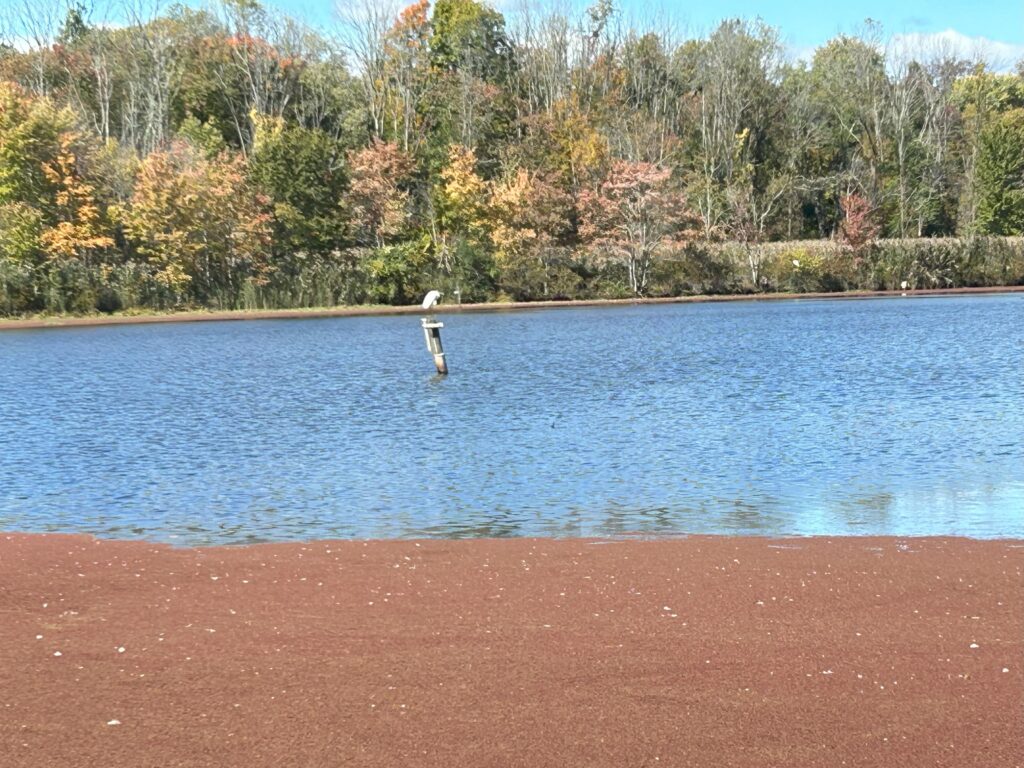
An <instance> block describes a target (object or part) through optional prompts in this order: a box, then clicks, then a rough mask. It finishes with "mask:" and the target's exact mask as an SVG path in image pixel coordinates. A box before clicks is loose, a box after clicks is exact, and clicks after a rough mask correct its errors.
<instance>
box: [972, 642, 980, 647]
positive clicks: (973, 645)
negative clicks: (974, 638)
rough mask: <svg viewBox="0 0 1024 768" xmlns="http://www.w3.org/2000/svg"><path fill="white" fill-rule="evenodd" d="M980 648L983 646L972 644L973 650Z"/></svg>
mask: <svg viewBox="0 0 1024 768" xmlns="http://www.w3.org/2000/svg"><path fill="white" fill-rule="evenodd" d="M980 647H981V646H979V645H978V644H977V643H971V648H980Z"/></svg>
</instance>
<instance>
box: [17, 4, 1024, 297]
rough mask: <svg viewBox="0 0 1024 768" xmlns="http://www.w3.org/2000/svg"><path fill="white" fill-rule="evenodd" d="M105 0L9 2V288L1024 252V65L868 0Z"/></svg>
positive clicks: (343, 285)
mask: <svg viewBox="0 0 1024 768" xmlns="http://www.w3.org/2000/svg"><path fill="white" fill-rule="evenodd" d="M111 8H112V9H113V10H112V11H111V13H112V15H110V16H106V17H105V16H104V15H103V12H101V11H100V10H99V9H91V15H90V13H86V12H84V9H82V8H78V7H77V6H75V7H73V8H71V10H70V11H69V13H68V15H67V17H66V18H64V19H61V18H60V17H59V14H48V15H47V14H43V15H42V16H39V17H38V18H36V17H35V16H34V15H32V13H31V11H32V5H31V4H30V3H25V4H22V5H21V6H18V7H17V8H15V9H12V11H11V12H10V13H9V14H0V17H2V18H0V32H3V31H4V30H5V29H16V28H19V25H21V26H25V25H29V24H31V25H35V29H36V34H34V35H33V36H32V41H27V40H22V39H19V40H17V41H14V40H11V41H7V42H8V43H13V42H16V43H17V44H16V45H14V44H10V45H5V41H4V40H3V39H0V312H2V313H20V312H46V311H50V312H67V311H75V312H91V311H113V310H118V309H135V308H154V309H163V308H173V307H181V306H186V305H187V306H210V307H291V306H309V305H313V304H333V303H339V302H391V303H394V302H410V301H414V300H415V299H416V296H417V293H419V292H421V291H423V290H424V289H426V288H428V287H430V288H434V287H436V288H438V289H440V290H442V291H443V292H444V293H445V295H446V297H447V298H448V300H466V301H470V300H476V301H485V300H495V299H498V300H505V299H509V298H512V299H519V300H532V299H547V298H583V297H592V296H606V297H628V296H645V295H646V296H650V295H676V294H680V293H695V292H736V291H744V292H746V291H764V290H797V289H807V290H812V289H814V290H845V289H849V288H881V287H895V286H898V285H901V284H903V283H914V284H915V285H917V284H920V285H925V284H927V285H935V286H949V285H990V284H995V283H1003V284H1005V283H1024V246H1022V245H1021V243H1022V241H1021V240H1019V239H1017V238H1020V237H1021V236H1024V181H1022V179H1024V161H1022V157H1024V128H1022V126H1024V78H1022V71H1021V69H1020V68H1019V67H1018V69H1017V71H1015V72H1011V71H1005V70H996V69H995V68H993V67H992V66H990V65H987V64H985V63H984V62H982V61H978V60H975V59H972V60H966V59H964V58H963V57H962V56H960V55H958V54H957V52H956V51H953V50H944V51H935V50H926V49H923V48H922V49H918V50H911V49H908V48H906V47H905V46H904V47H902V48H899V49H897V48H896V47H888V48H887V47H886V45H885V39H884V36H883V32H882V30H881V28H880V27H879V26H878V25H877V24H874V23H867V24H866V25H865V26H864V27H863V28H862V29H860V30H858V31H857V32H856V33H855V34H843V35H838V36H836V37H835V38H833V39H832V40H829V41H827V42H826V43H824V44H823V45H821V46H820V47H819V48H817V49H816V50H815V51H814V52H813V55H812V56H810V57H809V59H808V60H807V61H796V60H793V59H792V58H791V57H789V56H788V55H787V52H786V48H785V46H784V45H783V43H782V42H781V41H782V39H783V38H782V34H781V32H780V30H777V29H774V28H773V27H771V26H769V25H767V24H765V23H764V22H762V21H759V20H756V21H747V20H743V19H731V20H727V21H724V22H722V23H721V24H720V25H719V26H718V27H717V28H715V29H713V30H709V31H708V33H707V34H705V35H702V36H700V37H696V38H693V39H678V38H677V37H676V36H675V35H674V34H672V28H671V24H668V23H664V24H663V23H661V22H657V23H655V22H653V21H652V22H650V23H647V24H645V25H644V26H642V27H641V26H636V25H631V23H630V22H629V21H628V19H626V18H625V17H624V16H623V15H622V14H620V13H619V11H620V9H619V8H618V7H617V6H616V5H615V3H614V2H613V1H612V0H599V1H598V2H595V3H593V4H592V5H590V6H589V7H587V8H581V9H578V10H566V9H563V8H562V7H560V6H556V5H552V4H544V3H542V4H541V5H539V6H537V5H535V4H526V5H523V6H522V7H519V6H516V7H515V8H512V7H508V8H507V9H506V8H505V7H504V6H502V9H501V10H499V9H497V8H496V7H494V6H492V5H489V4H487V3H485V2H481V0H436V2H434V3H433V4H431V2H428V0H416V1H415V2H411V3H410V4H409V5H407V6H406V7H404V8H390V7H388V6H386V5H381V4H380V3H374V2H369V0H343V1H342V5H341V13H340V15H339V20H338V22H337V25H338V26H337V27H335V28H333V29H328V30H325V31H318V30H314V29H311V28H309V27H307V26H306V25H304V24H303V23H302V22H301V21H299V20H296V19H293V18H289V17H287V16H285V15H283V14H282V13H280V12H279V11H277V10H275V9H272V8H271V7H269V6H263V5H261V4H260V3H259V2H258V1H257V2H249V1H248V0H246V2H234V0H214V3H213V5H212V6H210V7H208V8H204V9H193V8H191V7H187V6H185V5H174V6H170V7H166V8H164V6H162V5H160V4H157V5H156V6H153V8H152V9H151V12H148V13H147V12H143V10H142V9H141V8H135V9H134V10H132V12H130V13H121V14H120V15H118V14H119V11H118V8H119V6H118V4H117V3H115V4H113V6H111ZM23 17H24V18H23ZM30 17H31V18H30ZM7 20H10V21H11V22H12V25H7V26H4V24H3V22H6V21H7ZM982 238H984V239H982ZM996 238H1005V239H996ZM794 265H799V266H794Z"/></svg>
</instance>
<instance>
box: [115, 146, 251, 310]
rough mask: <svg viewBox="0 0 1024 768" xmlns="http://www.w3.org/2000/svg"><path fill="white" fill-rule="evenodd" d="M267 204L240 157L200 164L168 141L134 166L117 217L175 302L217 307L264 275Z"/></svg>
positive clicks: (192, 152)
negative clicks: (188, 300)
mask: <svg viewBox="0 0 1024 768" xmlns="http://www.w3.org/2000/svg"><path fill="white" fill-rule="evenodd" d="M267 203H268V201H267V200H266V199H265V198H262V197H261V196H259V195H258V194H256V192H254V191H253V189H252V188H251V186H250V184H249V183H248V181H247V180H246V177H245V165H244V160H243V159H242V158H241V157H239V156H233V155H230V154H227V153H225V154H222V155H220V156H218V157H215V158H213V159H208V158H206V157H204V156H202V155H201V154H200V153H199V152H198V151H197V150H195V149H194V148H193V147H191V146H190V145H189V144H187V143H184V142H175V143H174V144H172V145H171V147H170V148H169V149H168V150H166V151H160V152H153V153H151V154H150V155H149V156H148V157H147V158H146V159H145V160H144V161H143V162H142V164H141V166H140V168H139V174H138V177H137V179H136V183H135V188H134V191H133V194H132V198H131V201H130V203H129V205H127V206H125V207H124V208H123V209H120V210H119V211H118V212H117V215H118V218H119V219H120V221H121V224H122V226H123V227H124V232H125V235H126V237H127V238H128V240H129V242H130V243H131V244H132V245H133V246H134V247H135V249H136V251H137V252H138V253H139V254H140V255H141V256H143V257H145V258H146V259H147V260H148V261H149V263H150V264H151V265H152V266H153V267H154V270H155V278H156V280H157V282H158V283H160V284H161V285H163V286H164V287H165V288H166V289H168V290H169V291H170V292H171V294H172V295H173V297H174V300H175V303H181V302H182V301H184V300H185V299H186V298H193V299H195V300H197V301H200V302H204V303H207V304H211V305H214V306H218V305H221V306H222V305H225V304H230V303H232V302H233V298H232V297H235V296H238V295H239V293H240V289H241V288H242V287H243V284H245V283H248V284H249V285H251V286H259V285H262V284H263V283H265V282H266V280H267V277H268V275H269V273H270V271H271V264H270V261H269V255H270V245H271V227H270V224H271V219H270V214H269V213H268V210H267V207H268V206H267Z"/></svg>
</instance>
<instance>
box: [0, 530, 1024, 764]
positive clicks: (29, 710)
mask: <svg viewBox="0 0 1024 768" xmlns="http://www.w3.org/2000/svg"><path fill="white" fill-rule="evenodd" d="M0 756H2V759H0V764H2V765H4V766H5V768H20V767H22V766H25V767H26V768H27V767H28V766H31V767H32V768H39V767H40V766H103V768H116V767H118V766H132V767H133V768H141V767H142V766H154V767H156V766H160V767H161V768H164V767H165V766H216V767H217V768H231V767H233V766H239V767H244V768H258V767H259V766H273V767H274V768H281V767H283V766H304V767H305V766H389V768H390V767H393V766H446V767H447V766H458V765H464V766H474V768H476V767H478V766H495V767H497V766H502V767H509V766H524V767H526V766H530V767H531V768H533V767H535V766H559V767H561V766H608V767H609V768H611V767H612V766H614V767H615V768H621V767H623V766H751V767H753V766H758V767H759V768H760V767H763V766H793V768H797V767H799V768H810V767H812V766H828V767H829V768H834V767H836V766H843V765H846V766H879V767H881V766H886V768H888V767H889V766H896V765H900V766H950V767H951V768H952V767H954V766H955V767H956V768H971V767H972V766H978V768H981V767H982V766H984V768H994V767H996V766H1020V765H1022V764H1024V542H1009V541H991V542H981V541H972V540H963V539H907V540H899V539H868V538H842V539H790V540H770V539H740V538H714V537H700V538H689V539H672V540H657V541H639V540H627V541H618V540H616V541H589V540H528V539H517V540H502V541H493V540H491V541H419V542H415V541H377V542H354V541H348V542H314V543H308V544H281V545H260V546H254V547H244V548H243V547H238V548H216V549H172V548H167V547H163V546H157V545H152V544H147V543H138V542H136V543H126V542H108V541H96V540H93V539H90V538H87V537H82V536H60V535H57V536H37V535H23V534H5V535H0Z"/></svg>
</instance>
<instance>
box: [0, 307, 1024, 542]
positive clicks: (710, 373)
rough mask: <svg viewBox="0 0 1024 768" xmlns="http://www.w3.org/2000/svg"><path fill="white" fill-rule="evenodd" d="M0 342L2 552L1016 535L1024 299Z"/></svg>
mask: <svg viewBox="0 0 1024 768" xmlns="http://www.w3.org/2000/svg"><path fill="white" fill-rule="evenodd" d="M442 319H444V321H445V324H446V327H445V329H444V332H443V334H444V336H443V338H444V342H445V347H446V350H447V352H448V358H449V363H450V366H451V375H450V376H448V377H447V378H439V377H437V376H435V375H434V374H433V364H432V362H431V359H430V356H429V355H428V353H427V351H426V348H425V345H424V342H423V336H422V332H421V330H420V328H419V320H418V318H416V317H410V316H401V317H362V318H332V319H309V320H269V321H252V322H230V323H223V322H221V323H212V322H210V323H186V324H166V325H135V326H131V325H125V326H108V327H96V328H68V329H48V330H37V331H13V332H5V333H2V334H0V530H27V531H83V532H89V533H94V534H97V535H101V536H109V537H118V538H139V537H141V538H146V539H151V540H160V541H168V542H172V543H177V544H210V543H244V542H252V541H266V540H286V539H313V538H328V537H330V538H336V537H341V538H353V537H355V538H363V537H367V538H391V537H410V536H417V537H419V536H440V537H474V536H535V535H537V536H591V535H594V536H608V535H619V534H646V535H678V534H690V533H718V534H754V535H783V534H794V535H805V534H808V535H809V534H858V535H860V534H891V535H900V536H903V535H946V534H955V535H967V536H974V537H982V538H990V537H1024V296H1020V295H1007V296H984V297H979V296H970V297H943V298H913V299H910V298H908V299H880V300H859V301H839V300H836V301H832V300H828V301H796V300H794V301H783V302H739V303H722V304H675V305H657V306H629V307H619V308H581V309H560V310H547V311H541V310H534V311H527V312H507V313H491V314H465V315H448V316H444V317H443V318H442Z"/></svg>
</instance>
